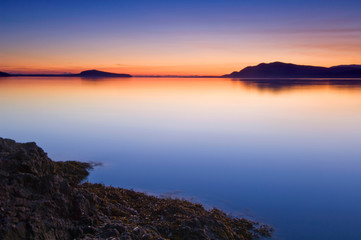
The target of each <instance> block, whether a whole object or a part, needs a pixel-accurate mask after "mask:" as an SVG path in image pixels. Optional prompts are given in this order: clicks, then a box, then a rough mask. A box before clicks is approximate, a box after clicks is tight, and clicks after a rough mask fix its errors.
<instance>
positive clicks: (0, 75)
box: [0, 72, 10, 77]
mask: <svg viewBox="0 0 361 240" xmlns="http://www.w3.org/2000/svg"><path fill="white" fill-rule="evenodd" d="M0 77H10V74H9V73H6V72H0Z"/></svg>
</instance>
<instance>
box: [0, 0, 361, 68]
mask: <svg viewBox="0 0 361 240" xmlns="http://www.w3.org/2000/svg"><path fill="white" fill-rule="evenodd" d="M0 34H1V35H0V71H6V72H11V73H64V72H73V73H76V72H80V71H83V70H86V69H94V68H95V69H98V70H103V71H112V72H118V73H129V74H133V75H157V74H160V75H167V74H177V75H221V74H226V73H230V72H232V71H235V70H240V69H242V68H244V67H246V66H248V65H256V64H258V63H260V62H273V61H283V62H292V63H296V64H309V65H319V66H332V65H339V64H361V1H359V0H358V1H356V0H355V1H351V0H344V1H333V0H327V1H326V0H312V1H311V0H303V1H290V0H287V1H286V0H273V1H270V0H222V1H220V0H219V1H213V0H203V1H197V0H193V1H190V0H183V1H170V0H167V1H155V0H153V1H149V0H147V1H137V0H129V1H128V0H105V1H100V0H97V1H95V0H77V1H48V0H47V1H36V0H34V1H26V0H23V1H18V0H2V1H1V2H0Z"/></svg>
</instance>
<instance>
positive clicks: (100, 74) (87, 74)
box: [0, 70, 132, 78]
mask: <svg viewBox="0 0 361 240" xmlns="http://www.w3.org/2000/svg"><path fill="white" fill-rule="evenodd" d="M9 76H11V77H82V78H130V77H132V75H130V74H126V73H111V72H104V71H99V70H86V71H83V72H81V73H76V74H73V73H66V74H41V73H39V74H11V73H5V72H0V77H9Z"/></svg>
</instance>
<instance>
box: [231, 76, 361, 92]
mask: <svg viewBox="0 0 361 240" xmlns="http://www.w3.org/2000/svg"><path fill="white" fill-rule="evenodd" d="M232 81H235V82H239V83H241V84H242V85H243V86H245V87H248V88H257V89H259V90H261V91H273V92H280V91H287V90H293V89H297V88H300V87H315V86H323V87H325V86H327V87H330V88H346V89H355V88H361V79H355V78H354V79H350V78H349V79H335V78H333V79H328V78H322V79H321V78H319V79H317V78H316V79H310V78H308V79H297V78H296V79H292V78H291V79H285V78H280V79H274V78H272V79H267V78H263V79H240V78H233V79H232Z"/></svg>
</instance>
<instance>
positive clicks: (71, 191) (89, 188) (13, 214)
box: [0, 138, 273, 240]
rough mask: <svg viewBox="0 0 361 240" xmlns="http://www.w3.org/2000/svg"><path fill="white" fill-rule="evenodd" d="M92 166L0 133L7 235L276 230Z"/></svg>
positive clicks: (248, 239)
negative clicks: (99, 174) (124, 184)
mask: <svg viewBox="0 0 361 240" xmlns="http://www.w3.org/2000/svg"><path fill="white" fill-rule="evenodd" d="M93 167H94V164H91V163H85V162H77V161H65V162H59V161H57V162H55V161H52V160H51V159H50V158H49V157H48V156H47V154H46V153H45V152H44V151H43V149H41V148H40V147H38V146H37V145H36V143H34V142H30V143H17V142H15V141H13V140H10V139H3V138H0V192H1V194H0V222H1V224H0V236H1V239H2V240H10V239H11V240H14V239H56V240H67V239H69V240H70V239H139V240H140V239H142V240H148V239H149V240H150V239H159V240H161V239H199V240H206V239H224V240H226V239H235V240H236V239H237V240H238V239H239V240H240V239H243V240H252V239H258V238H261V237H271V233H272V230H273V229H272V228H271V227H269V226H268V225H263V224H259V223H257V222H254V221H251V220H247V219H244V218H236V217H232V216H230V215H228V214H226V213H224V212H222V211H221V210H218V209H216V208H213V209H210V210H206V209H205V208H204V207H203V206H202V205H201V204H198V203H193V202H190V201H186V200H182V199H177V198H162V197H156V196H153V195H149V194H145V193H140V192H135V191H132V190H127V189H123V188H116V187H111V186H104V185H102V184H96V183H89V182H86V181H84V180H85V179H86V177H87V176H88V175H89V170H91V169H92V168H93Z"/></svg>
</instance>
